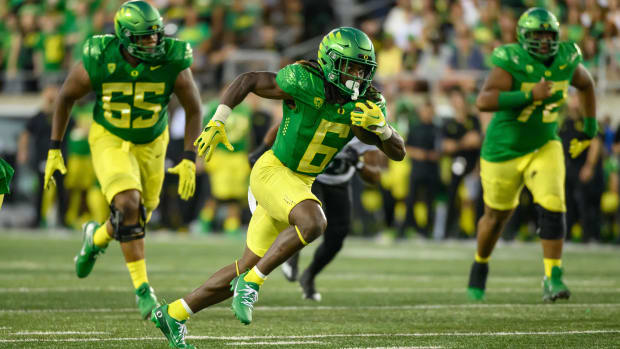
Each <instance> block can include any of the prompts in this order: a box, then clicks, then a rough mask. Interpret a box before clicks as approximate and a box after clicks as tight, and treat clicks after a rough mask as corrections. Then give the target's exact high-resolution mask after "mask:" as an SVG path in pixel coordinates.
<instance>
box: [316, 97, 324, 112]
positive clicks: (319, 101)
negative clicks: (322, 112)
mask: <svg viewBox="0 0 620 349" xmlns="http://www.w3.org/2000/svg"><path fill="white" fill-rule="evenodd" d="M314 106H315V107H316V109H321V107H322V106H323V98H321V97H314Z"/></svg>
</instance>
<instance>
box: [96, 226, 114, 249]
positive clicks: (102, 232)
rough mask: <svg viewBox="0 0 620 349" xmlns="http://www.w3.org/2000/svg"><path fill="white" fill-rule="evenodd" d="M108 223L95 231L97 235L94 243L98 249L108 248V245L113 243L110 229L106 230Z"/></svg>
mask: <svg viewBox="0 0 620 349" xmlns="http://www.w3.org/2000/svg"><path fill="white" fill-rule="evenodd" d="M106 225H107V224H106V223H103V224H102V225H101V226H100V227H99V228H97V230H95V235H94V236H93V243H94V244H95V246H98V247H108V243H110V241H112V237H111V236H110V234H108V229H107V228H106Z"/></svg>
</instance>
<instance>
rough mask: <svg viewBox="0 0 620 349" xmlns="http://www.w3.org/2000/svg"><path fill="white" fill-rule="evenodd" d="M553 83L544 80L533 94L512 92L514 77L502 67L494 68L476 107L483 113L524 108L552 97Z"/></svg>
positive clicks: (477, 100)
mask: <svg viewBox="0 0 620 349" xmlns="http://www.w3.org/2000/svg"><path fill="white" fill-rule="evenodd" d="M552 88H553V83H552V82H551V81H545V80H544V79H542V80H541V81H539V82H538V83H537V84H536V85H534V88H532V91H531V92H525V91H511V89H512V75H510V73H509V72H507V71H506V70H504V69H502V68H500V67H494V68H493V69H492V70H491V73H489V76H488V77H487V79H486V81H485V82H484V85H483V86H482V90H481V91H480V94H478V98H477V99H476V107H478V109H479V110H480V111H483V112H494V111H498V110H503V109H508V108H515V107H522V106H524V105H527V104H529V103H531V102H533V101H540V100H543V99H546V98H548V97H551V90H552Z"/></svg>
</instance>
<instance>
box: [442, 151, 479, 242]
mask: <svg viewBox="0 0 620 349" xmlns="http://www.w3.org/2000/svg"><path fill="white" fill-rule="evenodd" d="M475 165H476V163H475V162H474V163H467V166H466V167H465V171H463V173H462V174H455V173H454V172H452V177H451V178H450V186H449V187H448V214H447V215H446V225H445V231H444V234H443V236H444V238H450V237H458V236H459V230H460V229H459V226H458V219H457V218H458V217H459V214H460V212H461V211H462V209H463V208H462V207H457V206H460V200H459V195H458V194H459V193H458V191H459V187H460V185H461V183H462V182H463V179H465V177H466V176H467V175H468V174H470V173H471V172H472V171H473V170H474V168H475ZM476 221H477V220H476Z"/></svg>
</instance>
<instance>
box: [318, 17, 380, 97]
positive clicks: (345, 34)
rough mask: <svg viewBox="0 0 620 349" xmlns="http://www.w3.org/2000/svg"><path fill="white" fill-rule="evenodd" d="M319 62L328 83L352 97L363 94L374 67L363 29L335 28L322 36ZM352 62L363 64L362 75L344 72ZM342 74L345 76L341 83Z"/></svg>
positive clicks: (368, 43) (373, 73)
mask: <svg viewBox="0 0 620 349" xmlns="http://www.w3.org/2000/svg"><path fill="white" fill-rule="evenodd" d="M318 62H319V65H320V66H321V69H322V71H323V75H324V76H325V79H326V80H327V81H328V82H330V83H332V84H334V85H335V86H337V87H338V88H339V89H340V90H341V91H343V92H344V93H345V94H347V95H350V96H355V98H357V95H360V96H363V95H364V93H366V90H367V89H368V87H370V83H371V82H372V79H373V77H374V76H375V71H376V69H377V63H376V60H375V48H374V47H373V44H372V41H370V38H369V37H368V36H367V35H366V34H365V33H364V32H363V31H361V30H359V29H356V28H351V27H341V28H337V29H334V30H332V31H331V32H329V33H328V34H327V35H325V37H324V38H323V40H322V41H321V44H320V45H319V52H318ZM352 63H355V64H359V65H361V66H362V67H363V76H353V75H351V74H348V73H347V71H348V68H349V65H350V64H352ZM341 76H345V77H346V78H347V79H346V81H345V82H344V83H343V82H342V80H341ZM355 98H354V99H355Z"/></svg>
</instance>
